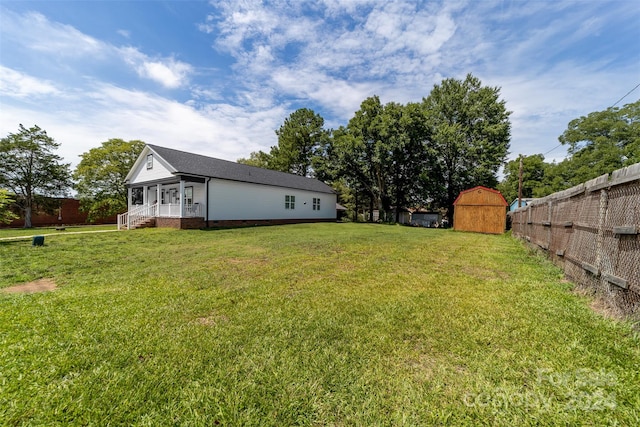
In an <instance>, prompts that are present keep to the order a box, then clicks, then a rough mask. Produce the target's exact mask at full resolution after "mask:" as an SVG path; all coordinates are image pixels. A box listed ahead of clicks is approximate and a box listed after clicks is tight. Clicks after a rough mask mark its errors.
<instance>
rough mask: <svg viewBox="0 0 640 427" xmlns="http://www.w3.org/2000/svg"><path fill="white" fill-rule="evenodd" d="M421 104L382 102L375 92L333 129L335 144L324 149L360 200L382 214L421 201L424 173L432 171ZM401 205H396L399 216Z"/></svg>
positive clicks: (389, 218)
mask: <svg viewBox="0 0 640 427" xmlns="http://www.w3.org/2000/svg"><path fill="white" fill-rule="evenodd" d="M425 123H426V122H425V116H424V113H423V110H422V108H421V106H420V105H419V104H408V105H401V104H398V103H395V102H390V103H388V104H386V105H382V103H381V102H380V99H379V98H378V97H377V96H372V97H369V98H367V99H365V100H364V101H363V102H362V104H361V105H360V109H359V110H358V111H356V113H355V114H354V117H353V118H352V119H351V120H350V121H349V124H348V126H347V127H346V128H340V129H338V130H337V131H335V132H334V133H333V140H332V147H331V148H330V149H329V150H326V151H327V153H328V156H327V157H329V158H333V161H331V162H330V163H331V164H332V165H335V169H336V170H337V172H338V174H339V176H340V177H342V178H344V179H345V181H346V182H347V183H348V185H349V186H350V187H351V188H352V189H353V190H354V192H355V196H356V199H357V198H358V197H357V196H358V195H360V196H364V197H359V199H360V200H361V201H362V200H363V199H366V201H367V202H368V203H369V211H370V217H369V219H370V220H371V219H372V217H371V215H372V211H373V209H374V208H377V209H379V211H380V212H381V214H382V215H383V217H384V218H386V219H388V220H392V219H393V218H391V217H389V216H388V215H386V214H387V213H388V212H389V211H390V210H391V208H393V207H395V208H402V207H406V206H408V205H413V204H416V203H418V204H419V201H422V200H423V197H422V194H423V191H422V190H423V185H422V184H423V181H424V180H423V175H424V173H425V172H426V171H428V170H429V166H428V165H429V162H428V156H427V151H426V147H427V145H428V144H427V142H428V131H429V129H428V128H427V127H426V125H425ZM399 212H400V209H396V217H395V220H396V221H397V220H398V216H399Z"/></svg>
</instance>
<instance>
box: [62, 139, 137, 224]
mask: <svg viewBox="0 0 640 427" xmlns="http://www.w3.org/2000/svg"><path fill="white" fill-rule="evenodd" d="M144 146H145V143H144V142H142V141H138V140H133V141H124V140H122V139H117V138H114V139H109V140H108V141H106V142H103V143H102V145H101V146H100V147H97V148H92V149H90V150H89V151H87V152H85V153H83V154H81V155H80V157H82V160H81V161H80V163H79V164H78V166H77V167H76V170H75V172H74V174H73V176H74V178H75V180H76V182H77V183H76V185H75V188H76V191H77V192H78V195H79V196H80V206H81V209H83V210H84V211H86V212H88V219H89V221H94V220H96V219H97V218H101V217H107V216H111V215H115V214H117V213H121V212H124V211H126V210H127V189H126V187H125V185H124V179H125V177H126V176H127V174H128V173H129V171H130V170H131V167H132V166H133V164H134V163H135V161H136V160H137V158H138V156H139V155H140V153H141V152H142V149H143V148H144Z"/></svg>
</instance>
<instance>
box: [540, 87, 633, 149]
mask: <svg viewBox="0 0 640 427" xmlns="http://www.w3.org/2000/svg"><path fill="white" fill-rule="evenodd" d="M639 87H640V83H638V84H637V85H636V86H635V87H634V88H633V89H631V90H630V91H629V92H627V93H625V94H624V96H623V97H622V98H620V99H618V100H617V101H616V102H615V103H614V104H613V105H612V106H611V107H609V108H613V107H615V106H616V105H617V104H618V103H619V102H620V101H622V100H623V99H625V98H626V97H627V96H629V94H630V93H631V92H633V91H634V90H636V89H638V88H639ZM561 146H562V144H558V145H556V146H555V147H553V148H552V149H551V150H549V151H547V152H546V153H544V154H543V156H546V155H547V154H549V153H551V152H552V151H554V150H556V149H558V148H560V147H561ZM565 157H566V156H565Z"/></svg>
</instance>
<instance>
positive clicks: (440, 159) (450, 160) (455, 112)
mask: <svg viewBox="0 0 640 427" xmlns="http://www.w3.org/2000/svg"><path fill="white" fill-rule="evenodd" d="M499 97H500V89H499V88H497V87H488V86H482V84H481V82H480V80H479V79H478V78H476V77H474V76H472V75H471V74H468V75H467V77H466V79H465V80H463V81H461V80H456V79H445V80H443V81H442V83H441V84H440V85H435V86H434V88H433V90H432V91H431V93H430V94H429V96H428V97H427V98H425V99H423V102H422V104H423V108H424V110H425V114H426V116H427V121H428V126H429V128H430V129H431V134H432V138H431V140H430V143H431V144H433V148H434V160H435V165H434V172H435V176H436V177H441V178H440V179H442V184H443V185H442V186H441V187H440V188H439V189H436V190H435V191H431V192H430V196H431V198H433V199H434V200H435V201H436V203H437V204H438V205H440V206H443V207H447V208H448V211H449V214H450V215H452V214H453V202H454V200H455V197H456V196H457V195H458V193H459V192H460V191H462V190H464V189H466V188H470V187H472V186H475V185H484V186H487V187H495V185H496V184H497V173H498V169H499V168H500V166H501V165H503V164H504V161H505V159H506V157H507V154H508V149H509V142H510V137H511V123H510V122H509V115H510V114H511V112H510V111H507V109H506V106H505V102H504V101H503V100H500V99H499Z"/></svg>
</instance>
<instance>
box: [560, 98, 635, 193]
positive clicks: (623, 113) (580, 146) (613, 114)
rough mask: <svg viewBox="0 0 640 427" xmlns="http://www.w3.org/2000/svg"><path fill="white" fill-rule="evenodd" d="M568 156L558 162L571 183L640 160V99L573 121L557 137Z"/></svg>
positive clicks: (585, 179)
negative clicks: (565, 147) (566, 149)
mask: <svg viewBox="0 0 640 427" xmlns="http://www.w3.org/2000/svg"><path fill="white" fill-rule="evenodd" d="M558 139H559V141H560V142H561V143H562V144H563V145H566V146H567V147H568V153H569V157H568V158H567V159H565V160H564V161H563V162H561V163H560V164H559V168H560V169H561V170H554V171H553V173H555V174H558V173H560V172H562V173H564V175H565V176H566V181H567V182H566V185H567V186H572V185H577V184H580V183H582V182H585V181H587V180H589V179H592V178H595V177H597V176H600V175H603V174H606V173H611V172H612V171H614V170H616V169H619V168H622V167H624V166H627V165H630V164H633V163H638V162H640V100H639V101H636V102H634V103H631V104H627V105H625V106H624V107H622V108H617V107H613V108H608V109H606V110H604V111H596V112H593V113H590V114H588V115H587V116H583V117H580V118H578V119H575V120H572V121H571V122H570V123H569V125H568V127H567V130H565V131H564V133H563V134H562V135H561V136H560V137H559V138H558Z"/></svg>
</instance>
